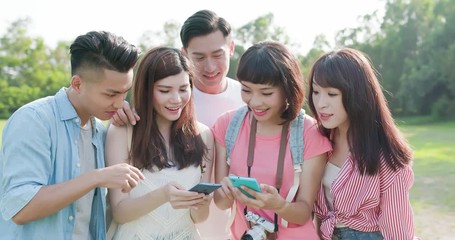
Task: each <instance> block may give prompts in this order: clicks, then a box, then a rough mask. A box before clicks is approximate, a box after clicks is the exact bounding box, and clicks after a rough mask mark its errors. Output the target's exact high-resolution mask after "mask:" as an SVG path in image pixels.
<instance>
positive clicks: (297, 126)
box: [281, 109, 305, 228]
mask: <svg viewBox="0 0 455 240" xmlns="http://www.w3.org/2000/svg"><path fill="white" fill-rule="evenodd" d="M304 122H305V110H304V109H301V110H300V112H299V115H298V116H297V118H296V119H294V120H292V121H291V130H290V133H289V138H290V140H289V146H290V147H289V148H290V150H291V156H292V162H293V165H294V181H293V183H292V186H291V188H290V189H289V192H288V195H287V196H286V201H288V202H292V200H293V199H294V198H295V195H296V194H297V190H299V186H300V173H301V172H302V164H303V146H304V139H303V129H304V128H303V127H304V124H303V123H304ZM281 226H283V227H285V228H287V227H288V221H286V220H285V219H283V218H282V219H281Z"/></svg>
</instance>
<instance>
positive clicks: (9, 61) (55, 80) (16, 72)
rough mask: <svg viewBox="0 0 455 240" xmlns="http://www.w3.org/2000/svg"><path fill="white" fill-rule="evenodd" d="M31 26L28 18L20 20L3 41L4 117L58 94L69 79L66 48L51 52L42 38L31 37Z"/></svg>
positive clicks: (0, 45)
mask: <svg viewBox="0 0 455 240" xmlns="http://www.w3.org/2000/svg"><path fill="white" fill-rule="evenodd" d="M29 24H30V20H29V19H27V18H25V19H19V20H17V21H15V22H13V23H12V24H11V26H10V27H9V28H8V30H7V33H6V34H5V35H4V36H2V37H1V38H0V86H1V90H0V94H1V96H2V97H1V98H0V117H2V118H4V117H8V116H9V115H10V114H11V113H12V112H14V111H15V110H17V109H18V108H19V107H20V106H22V105H24V104H25V103H27V102H30V101H32V100H35V99H37V98H40V97H44V96H48V95H52V94H55V92H56V91H57V90H58V88H60V87H61V86H62V85H63V83H66V82H67V81H68V79H69V78H68V76H69V73H68V72H67V69H69V67H68V65H67V64H68V62H69V61H67V59H66V61H65V59H63V58H64V57H63V55H62V51H63V50H62V49H63V48H65V49H67V47H65V46H64V45H60V46H59V47H58V48H57V49H56V50H51V49H50V48H48V47H47V46H46V45H45V44H44V40H43V39H42V38H40V37H37V38H33V37H30V36H28V34H27V27H28V25H29ZM57 56H59V57H58V58H57ZM64 62H66V63H64Z"/></svg>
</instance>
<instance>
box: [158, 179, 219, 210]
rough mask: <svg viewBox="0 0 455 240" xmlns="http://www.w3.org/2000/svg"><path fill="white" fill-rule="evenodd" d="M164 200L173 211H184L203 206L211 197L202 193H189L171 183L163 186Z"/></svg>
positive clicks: (178, 185) (180, 186)
mask: <svg viewBox="0 0 455 240" xmlns="http://www.w3.org/2000/svg"><path fill="white" fill-rule="evenodd" d="M163 190H164V194H165V196H166V200H167V201H168V202H169V203H170V204H171V206H172V207H173V208H174V209H184V208H190V207H195V206H196V207H197V206H205V205H208V204H209V203H210V200H211V199H212V198H211V196H206V195H205V194H203V193H197V192H191V191H188V190H187V189H185V188H184V187H183V186H182V185H180V184H178V183H175V182H171V183H168V184H166V185H165V186H163Z"/></svg>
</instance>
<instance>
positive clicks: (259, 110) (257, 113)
mask: <svg viewBox="0 0 455 240" xmlns="http://www.w3.org/2000/svg"><path fill="white" fill-rule="evenodd" d="M252 110H253V113H254V115H256V116H264V115H265V114H266V113H267V110H262V109H252Z"/></svg>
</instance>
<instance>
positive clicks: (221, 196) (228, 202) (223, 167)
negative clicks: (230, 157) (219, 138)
mask: <svg viewBox="0 0 455 240" xmlns="http://www.w3.org/2000/svg"><path fill="white" fill-rule="evenodd" d="M215 150H216V151H215V152H216V153H215V182H217V183H221V184H222V187H221V188H219V189H217V190H216V191H215V204H216V206H217V207H218V208H220V209H223V210H224V209H228V208H230V207H232V204H233V203H234V196H233V195H232V191H231V190H232V189H233V186H232V183H231V182H230V181H229V179H228V175H229V165H228V164H227V162H226V148H225V147H224V146H222V145H221V144H219V143H217V142H215Z"/></svg>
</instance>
